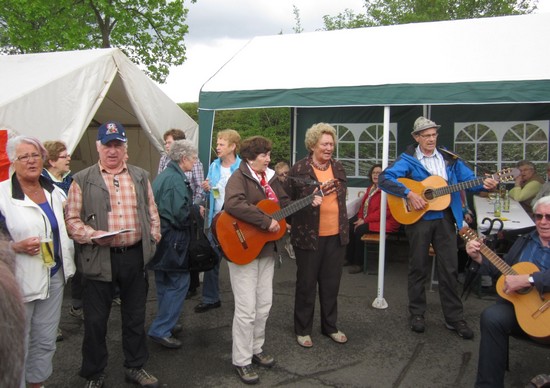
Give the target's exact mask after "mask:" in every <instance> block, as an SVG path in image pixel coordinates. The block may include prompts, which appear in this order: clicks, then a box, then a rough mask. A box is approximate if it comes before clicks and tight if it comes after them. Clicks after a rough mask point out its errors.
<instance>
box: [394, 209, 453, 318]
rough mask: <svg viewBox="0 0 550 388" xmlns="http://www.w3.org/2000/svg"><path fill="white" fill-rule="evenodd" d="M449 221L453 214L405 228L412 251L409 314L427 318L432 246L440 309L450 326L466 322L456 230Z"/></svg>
mask: <svg viewBox="0 0 550 388" xmlns="http://www.w3.org/2000/svg"><path fill="white" fill-rule="evenodd" d="M450 217H452V215H451V214H450V212H445V218H443V219H439V220H430V221H425V220H420V221H418V222H416V223H414V224H412V225H407V226H406V227H405V232H406V233H407V239H408V240H409V247H410V248H409V274H408V294H409V312H410V313H411V315H424V313H425V312H426V281H427V279H428V274H429V271H430V268H431V265H432V263H431V260H430V257H429V256H428V251H429V249H430V243H431V244H432V245H433V248H434V250H435V254H436V260H437V277H438V280H439V286H438V289H439V299H440V301H441V308H442V309H443V316H444V317H445V320H446V321H447V322H449V323H451V322H456V321H459V320H461V319H464V317H463V307H462V301H461V299H460V296H459V295H458V280H457V276H458V257H457V245H456V228H455V225H454V222H452V221H451V220H450Z"/></svg>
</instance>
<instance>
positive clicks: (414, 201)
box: [407, 190, 428, 210]
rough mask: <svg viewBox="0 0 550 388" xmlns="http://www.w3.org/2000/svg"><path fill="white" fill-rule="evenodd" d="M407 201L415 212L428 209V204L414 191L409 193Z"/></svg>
mask: <svg viewBox="0 0 550 388" xmlns="http://www.w3.org/2000/svg"><path fill="white" fill-rule="evenodd" d="M407 199H408V200H409V203H410V204H411V205H412V207H413V208H414V210H422V209H424V208H425V207H426V205H427V204H428V202H426V201H425V200H424V198H422V197H421V196H420V195H418V194H416V193H415V192H414V191H412V190H411V191H409V193H408V194H407Z"/></svg>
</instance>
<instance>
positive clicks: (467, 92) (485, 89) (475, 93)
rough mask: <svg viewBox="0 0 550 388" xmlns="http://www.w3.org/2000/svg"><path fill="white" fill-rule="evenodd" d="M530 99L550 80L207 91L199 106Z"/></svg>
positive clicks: (546, 93) (544, 96)
mask: <svg viewBox="0 0 550 388" xmlns="http://www.w3.org/2000/svg"><path fill="white" fill-rule="evenodd" d="M328 101H330V103H328ZM530 102H550V80H527V81H501V82H465V83H440V84H395V85H371V86H350V87H327V88H301V89H271V90H233V91H221V92H201V93H200V99H199V109H204V110H209V109H210V110H217V109H248V108H268V107H323V106H329V105H330V106H365V105H370V106H386V105H445V104H450V105H455V104H507V103H514V104H515V103H530Z"/></svg>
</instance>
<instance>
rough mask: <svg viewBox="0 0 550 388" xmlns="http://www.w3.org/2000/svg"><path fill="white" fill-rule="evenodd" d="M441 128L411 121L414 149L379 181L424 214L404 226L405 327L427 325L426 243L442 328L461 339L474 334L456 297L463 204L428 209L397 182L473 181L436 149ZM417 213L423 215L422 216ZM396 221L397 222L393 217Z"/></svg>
mask: <svg viewBox="0 0 550 388" xmlns="http://www.w3.org/2000/svg"><path fill="white" fill-rule="evenodd" d="M440 127H441V126H440V125H437V124H436V123H435V122H433V121H432V120H430V119H427V118H425V117H419V118H418V119H416V121H415V122H414V126H413V131H412V133H411V134H412V137H413V139H414V140H415V141H416V143H417V144H414V145H410V146H409V147H408V148H407V149H406V151H405V152H403V153H402V154H401V155H399V157H398V158H397V159H396V160H395V162H394V163H393V164H392V165H391V166H389V167H388V168H386V169H385V170H384V171H383V172H382V173H381V174H380V177H379V178H378V179H379V181H378V184H379V186H380V188H381V189H382V190H384V191H385V192H387V193H388V194H391V195H393V196H396V197H400V198H404V199H406V202H407V203H408V205H407V206H409V207H411V208H413V209H415V210H417V211H425V213H424V214H423V215H422V217H421V218H420V219H419V220H418V221H416V222H413V223H411V224H410V225H405V232H406V234H407V239H408V240H409V246H410V248H409V273H408V296H409V313H410V318H409V324H410V328H411V330H412V331H414V332H416V333H423V332H424V330H425V328H426V326H425V320H424V314H425V312H426V286H425V284H426V280H427V279H428V272H429V268H430V261H429V256H428V252H429V249H430V244H431V245H432V246H433V249H434V251H435V253H436V259H437V277H438V281H439V287H438V288H439V295H440V300H441V307H442V309H443V315H444V317H445V326H446V327H447V328H448V329H449V330H453V331H455V332H456V333H457V334H458V335H459V336H460V337H462V338H464V339H471V338H473V337H474V332H473V331H472V330H471V329H470V328H469V327H468V324H467V323H466V321H465V320H464V314H463V307H462V301H461V299H460V296H459V295H458V280H457V275H458V257H457V237H456V228H457V225H458V227H462V222H463V214H462V200H461V197H460V192H458V191H456V192H454V193H452V194H447V195H450V197H451V203H450V206H449V207H447V208H446V209H444V210H429V201H428V200H427V199H426V198H425V197H424V196H423V195H422V192H421V191H423V190H420V192H418V191H419V190H418V189H416V188H415V189H414V190H415V191H413V190H411V188H409V187H407V186H406V185H405V184H403V183H401V182H399V181H398V179H399V178H409V179H412V180H415V181H417V182H422V181H423V180H425V179H426V178H428V177H430V176H433V175H437V176H439V177H441V178H443V179H444V180H445V181H446V183H447V184H448V185H454V184H457V183H460V182H466V181H471V180H474V179H475V178H476V177H475V175H474V173H473V172H472V170H470V169H469V168H468V167H467V166H466V165H465V164H464V162H463V161H462V160H460V159H458V158H456V157H453V155H454V154H449V153H447V151H446V150H445V149H444V148H438V147H437V136H438V130H439V128H440ZM496 185H497V182H496V181H495V180H494V179H492V178H487V179H485V180H484V181H483V187H482V186H481V185H480V186H476V187H474V188H472V189H471V190H472V191H480V190H481V189H482V188H485V189H487V190H492V189H494V188H495V187H496ZM393 214H394V216H396V214H395V213H393ZM420 214H421V213H420ZM395 218H398V217H397V216H396V217H395Z"/></svg>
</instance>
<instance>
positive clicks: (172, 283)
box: [148, 271, 190, 338]
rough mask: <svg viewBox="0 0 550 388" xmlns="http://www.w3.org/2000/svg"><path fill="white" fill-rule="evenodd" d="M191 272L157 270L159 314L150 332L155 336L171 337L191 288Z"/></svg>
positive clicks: (156, 282)
mask: <svg viewBox="0 0 550 388" xmlns="http://www.w3.org/2000/svg"><path fill="white" fill-rule="evenodd" d="M189 281H190V276H189V272H167V271H155V284H156V286H157V303H158V311H157V316H156V317H155V319H154V320H153V323H151V327H150V328H149V332H148V334H149V335H150V336H153V337H159V338H164V337H170V336H171V335H172V334H171V333H170V331H171V330H172V329H173V328H174V326H175V325H176V323H177V322H178V319H179V317H180V314H181V311H182V309H183V302H184V301H185V296H186V295H187V290H188V289H189Z"/></svg>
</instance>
